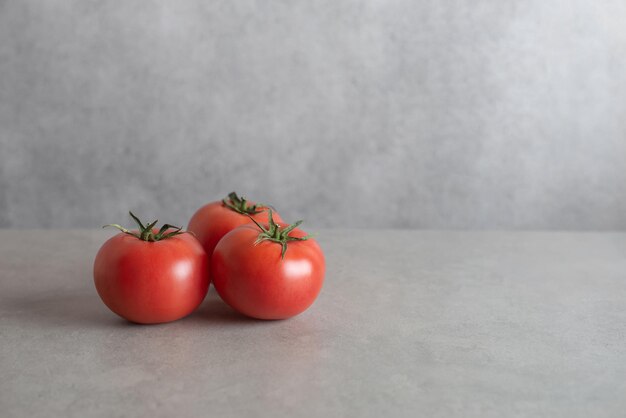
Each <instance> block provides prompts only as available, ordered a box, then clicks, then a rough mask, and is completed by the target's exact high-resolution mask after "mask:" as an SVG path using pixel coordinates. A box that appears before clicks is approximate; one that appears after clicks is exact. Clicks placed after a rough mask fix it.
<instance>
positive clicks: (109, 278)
mask: <svg viewBox="0 0 626 418" xmlns="http://www.w3.org/2000/svg"><path fill="white" fill-rule="evenodd" d="M139 223H140V222H139ZM140 224H141V223H140ZM113 226H116V227H118V228H120V229H122V230H123V231H124V232H123V233H120V234H117V235H115V236H114V237H112V238H111V239H109V240H108V241H107V242H105V243H104V245H103V246H102V247H101V248H100V251H98V254H97V255H96V260H95V263H94V282H95V284H96V289H97V291H98V294H99V295H100V297H101V298H102V301H103V302H104V303H105V305H106V306H108V307H109V309H111V310H112V311H113V312H115V313H116V314H118V315H119V316H121V317H122V318H125V319H127V320H129V321H132V322H137V323H141V324H156V323H160V322H169V321H175V320H177V319H180V318H182V317H184V316H187V315H189V314H190V313H191V312H193V311H194V310H195V309H196V308H197V307H198V305H200V303H201V302H202V301H203V300H204V297H205V296H206V293H207V289H208V287H209V277H208V257H207V255H206V253H205V251H204V249H203V248H202V246H201V245H200V243H199V242H198V241H197V240H196V239H195V238H194V237H193V236H192V235H190V234H187V233H182V231H180V229H179V228H178V229H174V230H172V229H170V228H167V227H169V225H164V228H162V229H161V230H160V231H156V230H153V229H152V227H153V226H154V223H153V224H151V225H148V226H149V228H147V227H145V226H143V225H142V229H141V230H140V231H128V230H126V229H124V228H122V227H120V226H119V225H113ZM159 233H161V234H160V235H159ZM168 235H169V236H168Z"/></svg>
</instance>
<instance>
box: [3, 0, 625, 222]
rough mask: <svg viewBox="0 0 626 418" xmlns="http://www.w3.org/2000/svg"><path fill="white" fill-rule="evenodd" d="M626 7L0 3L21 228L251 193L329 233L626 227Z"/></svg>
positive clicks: (608, 3) (556, 3)
mask: <svg viewBox="0 0 626 418" xmlns="http://www.w3.org/2000/svg"><path fill="white" fill-rule="evenodd" d="M625 21H626V2H624V1H623V0H602V1H574V2H573V1H570V0H550V1H545V0H507V1H500V0H458V1H452V2H449V1H433V0H428V1H414V0H385V1H380V0H347V1H343V0H342V1H337V0H314V1H289V2H285V1H253V0H242V1H202V0H177V1H166V0H161V1H145V0H128V1H123V2H120V1H113V0H98V1H84V0H47V1H38V0H0V227H9V228H27V227H30V228H50V227H88V228H91V227H97V226H99V225H101V224H103V223H109V222H121V221H122V220H123V219H125V217H126V212H127V210H128V209H133V210H135V211H137V212H138V213H142V214H145V216H146V217H147V218H148V217H158V218H159V219H161V220H165V219H167V220H168V221H171V222H172V223H184V222H186V221H187V220H188V218H189V217H190V216H191V214H192V213H193V211H194V210H195V209H196V208H197V207H199V206H200V205H201V204H203V203H205V202H206V201H208V200H211V199H216V198H220V197H222V196H223V195H225V194H226V193H228V192H230V191H231V190H232V189H237V190H239V191H241V192H242V193H246V194H248V195H250V196H251V197H257V198H258V199H263V200H266V201H268V202H270V203H273V204H274V205H276V206H277V207H279V208H280V209H282V210H283V212H284V213H285V215H286V217H287V218H289V219H294V220H295V219H300V218H305V219H308V220H310V221H312V222H315V224H316V226H320V227H322V226H332V227H337V226H343V227H405V226H410V227H419V228H473V229H476V228H509V229H510V228H531V229H532V228H534V229H547V228H548V229H609V230H610V229H618V228H619V229H626V170H624V169H623V168H624V165H625V158H626V124H625V122H624V121H625V120H626V29H625V28H626V26H625V25H624V22H625ZM383 206H384V209H383V208H382V207H383ZM355 208H356V209H355Z"/></svg>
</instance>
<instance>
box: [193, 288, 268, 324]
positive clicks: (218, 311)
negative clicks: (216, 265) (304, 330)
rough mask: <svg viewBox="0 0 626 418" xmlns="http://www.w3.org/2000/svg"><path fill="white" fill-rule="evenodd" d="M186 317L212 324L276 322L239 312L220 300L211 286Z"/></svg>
mask: <svg viewBox="0 0 626 418" xmlns="http://www.w3.org/2000/svg"><path fill="white" fill-rule="evenodd" d="M187 318H189V319H194V320H201V321H203V322H205V323H206V322H209V323H214V324H239V325H242V324H245V325H263V324H271V323H273V322H276V321H264V320H262V319H255V318H250V317H248V316H245V315H242V314H240V313H239V312H237V311H235V310H234V309H233V308H231V307H230V306H228V305H227V304H226V303H225V302H224V301H222V299H220V297H219V295H218V294H217V292H216V291H215V289H213V288H211V289H210V290H209V293H208V294H207V297H206V298H205V299H204V302H202V304H201V305H200V306H199V307H198V309H196V310H195V311H194V312H193V313H192V314H191V315H189V316H188V317H187ZM279 322H280V321H279Z"/></svg>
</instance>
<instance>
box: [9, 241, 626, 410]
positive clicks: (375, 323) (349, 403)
mask: <svg viewBox="0 0 626 418" xmlns="http://www.w3.org/2000/svg"><path fill="white" fill-rule="evenodd" d="M109 234H110V233H108V232H106V231H48V232H45V231H29V232H18V231H1V232H0V278H1V280H0V376H2V377H1V379H0V410H1V411H2V413H1V414H0V415H2V417H4V418H11V417H20V418H21V417H26V416H28V417H53V416H59V417H61V416H62V417H107V418H108V417H136V416H151V417H172V416H177V417H201V416H202V417H204V416H215V417H243V416H245V417H375V418H379V417H381V416H382V417H416V416H427V417H481V418H484V417H498V418H502V417H533V418H536V417H551V418H554V417H568V418H571V417H585V418H586V417H623V416H624V411H625V410H626V397H625V396H624V394H625V393H626V380H625V379H624V376H626V234H621V233H620V234H618V233H538V232H537V233H535V232H517V233H507V232H482V233H469V232H410V231H359V230H343V231H340V230H335V231H319V235H318V236H319V241H320V243H321V244H322V246H323V248H324V250H325V252H326V255H327V260H328V274H327V277H326V283H325V287H324V289H323V291H322V293H321V295H320V297H319V299H318V300H317V302H316V303H315V304H314V305H313V307H312V308H311V309H310V310H308V311H307V312H305V313H304V314H302V315H301V316H298V317H295V318H292V319H290V320H287V321H277V322H263V321H255V320H249V319H246V318H244V317H241V316H239V315H237V314H236V313H234V312H233V311H231V310H230V309H229V308H228V307H226V306H225V305H224V304H223V303H221V302H220V300H219V299H218V298H217V296H216V295H215V293H214V292H213V291H211V292H210V295H209V296H208V299H207V300H206V301H205V302H204V304H203V305H201V307H200V309H199V310H198V311H197V312H195V313H194V314H192V315H191V316H190V317H188V318H186V319H183V320H180V321H178V322H175V323H170V324H165V325H158V326H138V325H132V324H129V323H126V322H124V321H123V320H121V319H119V318H118V317H116V316H115V315H114V314H112V313H111V312H109V311H108V310H107V308H106V307H105V306H104V305H103V304H102V303H101V302H100V300H99V299H98V296H97V294H96V292H95V290H94V287H93V284H92V277H91V263H92V260H93V257H94V255H95V252H96V250H97V249H98V247H99V246H100V245H101V244H102V243H103V241H104V240H105V238H106V237H107V236H108V235H109Z"/></svg>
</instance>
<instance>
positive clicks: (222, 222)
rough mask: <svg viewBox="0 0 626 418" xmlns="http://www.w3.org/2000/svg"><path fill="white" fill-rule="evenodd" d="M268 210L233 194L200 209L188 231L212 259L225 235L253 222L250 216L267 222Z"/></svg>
mask: <svg viewBox="0 0 626 418" xmlns="http://www.w3.org/2000/svg"><path fill="white" fill-rule="evenodd" d="M267 209H268V207H267V206H266V205H262V204H255V203H253V202H248V201H247V200H246V199H244V198H243V197H239V196H237V193H235V192H232V193H230V194H229V195H228V197H227V198H226V199H223V200H221V201H218V202H212V203H209V204H207V205H205V206H203V207H201V208H200V209H198V210H197V211H196V213H195V214H194V215H193V216H192V217H191V220H190V221H189V226H188V227H187V229H188V230H189V231H191V232H193V233H194V234H195V236H196V238H197V239H198V241H200V243H201V244H202V246H203V247H204V250H205V251H206V253H207V254H208V255H209V257H210V256H211V254H213V249H214V248H215V246H216V245H217V243H218V242H219V240H220V239H222V237H223V236H224V235H226V234H227V233H228V232H230V231H231V230H233V229H234V228H236V227H238V226H240V225H245V224H248V223H251V222H252V221H251V220H250V218H249V217H248V215H250V216H251V217H252V218H254V219H255V220H257V221H258V222H267ZM274 216H275V217H276V219H277V220H278V221H279V222H280V216H279V215H278V214H276V213H274Z"/></svg>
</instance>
